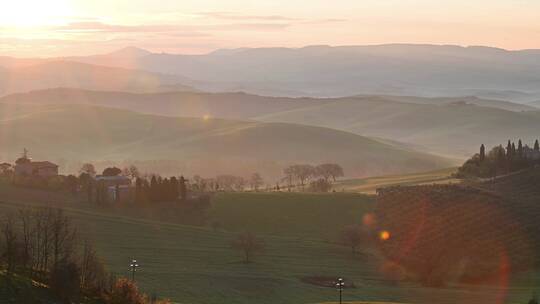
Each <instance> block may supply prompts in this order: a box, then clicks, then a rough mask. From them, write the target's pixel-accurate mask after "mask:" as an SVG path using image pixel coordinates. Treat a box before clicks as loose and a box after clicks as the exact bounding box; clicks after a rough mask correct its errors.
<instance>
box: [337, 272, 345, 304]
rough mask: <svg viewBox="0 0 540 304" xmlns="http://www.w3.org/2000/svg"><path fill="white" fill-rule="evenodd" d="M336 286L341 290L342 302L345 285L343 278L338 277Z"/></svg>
mask: <svg viewBox="0 0 540 304" xmlns="http://www.w3.org/2000/svg"><path fill="white" fill-rule="evenodd" d="M336 287H337V289H338V290H339V304H342V295H343V287H345V282H343V279H342V278H339V279H338V281H337V283H336Z"/></svg>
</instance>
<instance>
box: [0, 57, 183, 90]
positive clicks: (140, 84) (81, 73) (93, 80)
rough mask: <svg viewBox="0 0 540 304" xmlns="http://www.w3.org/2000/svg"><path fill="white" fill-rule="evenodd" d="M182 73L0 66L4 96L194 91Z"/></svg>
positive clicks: (66, 64)
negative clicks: (64, 91)
mask: <svg viewBox="0 0 540 304" xmlns="http://www.w3.org/2000/svg"><path fill="white" fill-rule="evenodd" d="M185 80H186V79H184V78H182V77H179V76H170V75H162V74H157V73H149V72H142V71H135V70H129V69H123V68H112V67H105V66H97V65H90V64H84V63H77V62H70V61H45V62H42V63H39V64H29V65H23V66H17V67H12V68H0V96H2V95H6V94H10V93H16V92H27V91H32V90H39V89H48V88H58V87H71V88H81V89H90V90H109V91H111V90H113V91H128V92H158V91H165V90H169V89H168V87H171V88H174V89H175V90H181V89H183V90H186V91H189V90H193V89H192V88H191V87H187V86H183V85H181V83H182V82H183V81H185Z"/></svg>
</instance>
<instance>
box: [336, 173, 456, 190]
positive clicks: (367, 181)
mask: <svg viewBox="0 0 540 304" xmlns="http://www.w3.org/2000/svg"><path fill="white" fill-rule="evenodd" d="M456 171H457V168H447V169H442V170H436V171H429V172H421V173H412V174H402V175H388V176H377V177H368V178H360V179H348V180H343V181H339V182H338V183H336V185H335V186H334V189H336V191H346V192H357V193H366V194H374V193H376V191H377V189H378V188H383V187H389V186H413V185H428V184H450V183H459V182H460V180H459V179H455V178H453V177H452V176H451V175H452V173H455V172H456Z"/></svg>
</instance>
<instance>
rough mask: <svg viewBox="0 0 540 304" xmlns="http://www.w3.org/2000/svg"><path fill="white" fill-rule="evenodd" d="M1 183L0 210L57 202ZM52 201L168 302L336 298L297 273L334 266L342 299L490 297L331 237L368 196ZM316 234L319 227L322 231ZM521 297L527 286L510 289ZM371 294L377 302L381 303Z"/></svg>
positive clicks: (112, 263) (119, 267)
mask: <svg viewBox="0 0 540 304" xmlns="http://www.w3.org/2000/svg"><path fill="white" fill-rule="evenodd" d="M19 191H21V189H14V188H12V187H11V186H6V185H3V186H0V197H2V198H3V197H9V198H10V200H9V201H5V200H3V199H2V202H1V203H0V213H6V212H8V211H9V210H16V209H17V208H19V207H20V206H21V205H43V204H45V203H46V202H50V203H52V204H53V205H54V204H55V202H60V199H61V195H51V196H50V197H49V199H43V200H37V199H34V198H35V197H39V195H38V192H36V193H33V191H24V192H25V195H21V196H20V199H16V197H17V196H18V194H17V193H18V192H19ZM69 200H70V199H69V197H66V199H65V201H64V202H62V203H60V205H62V206H63V207H64V208H65V209H66V213H67V214H68V215H70V216H71V217H72V218H73V219H74V221H75V223H76V225H77V226H78V227H79V229H80V231H81V232H84V233H85V234H87V235H89V236H90V237H92V238H93V239H94V240H95V242H96V245H97V247H98V250H99V252H100V253H101V255H102V256H103V257H104V259H105V261H106V263H107V264H108V265H109V268H110V269H111V270H112V271H114V272H115V273H116V274H118V275H128V274H129V272H128V268H129V267H128V265H129V261H130V260H131V259H132V258H136V259H138V261H139V262H140V264H141V268H140V272H138V273H137V281H138V282H139V283H140V285H141V287H142V288H143V290H145V291H146V292H148V293H152V292H156V293H157V294H158V295H160V296H163V297H169V298H171V299H172V300H173V301H174V302H176V303H209V304H213V303H216V304H217V303H220V304H221V303H240V304H242V303H245V304H248V303H249V304H252V303H321V302H331V301H335V300H337V292H336V290H335V289H333V288H323V287H317V286H313V285H308V284H306V283H302V282H301V281H300V278H302V277H304V276H316V275H324V276H336V277H337V276H343V277H344V278H346V279H347V280H352V281H353V282H354V284H355V286H356V288H353V289H347V290H345V292H344V299H345V300H346V301H366V302H367V303H369V301H375V302H377V301H378V302H382V303H385V301H386V303H385V304H388V303H442V304H445V303H448V304H449V303H465V304H466V303H496V302H494V300H495V297H494V295H493V294H495V293H496V292H494V290H493V288H491V287H485V288H481V287H470V288H460V289H457V288H438V289H431V288H424V287H422V286H420V285H418V284H416V283H412V282H403V283H399V284H395V283H392V282H389V281H386V280H385V279H384V278H383V277H382V275H381V274H380V271H379V269H380V266H381V262H382V261H381V259H380V257H379V255H378V254H377V253H376V252H374V251H370V250H361V253H360V254H358V255H356V256H352V254H351V253H350V250H349V249H348V248H344V247H342V246H339V245H337V244H335V243H334V242H333V241H334V235H335V233H336V232H337V231H339V229H340V228H341V227H342V225H341V223H342V222H343V224H346V223H348V222H350V223H352V222H357V221H358V220H359V219H361V217H362V214H363V213H364V212H368V211H370V210H371V208H372V207H373V206H372V205H373V200H372V198H370V197H367V196H364V195H359V194H351V193H335V194H326V195H315V194H295V193H278V194H264V193H261V194H258V193H251V194H249V193H245V194H220V195H219V196H217V197H216V198H215V200H214V204H213V207H212V209H211V211H210V214H209V218H210V220H219V221H220V222H221V223H222V225H223V230H221V231H217V232H214V231H212V229H210V228H206V227H192V226H184V225H178V224H168V223H162V222H157V221H152V220H143V219H137V218H132V217H128V216H122V215H118V214H111V213H110V212H109V211H108V210H105V209H97V208H94V207H93V206H89V205H86V204H82V203H77V202H74V201H69ZM246 230H249V231H252V232H254V233H257V234H259V235H260V236H261V237H263V238H264V240H265V242H266V245H267V247H266V250H265V252H264V253H263V254H262V255H260V256H258V257H256V259H255V262H254V263H252V264H244V263H242V262H241V260H242V258H241V256H240V255H239V254H238V253H237V252H234V251H233V250H232V249H231V248H230V246H229V243H230V241H231V240H232V239H233V238H234V237H235V236H236V234H237V231H246ZM321 236H322V237H321ZM509 293H510V295H511V297H512V298H513V299H518V300H519V302H516V303H520V302H524V301H525V299H528V297H530V295H531V289H530V288H515V289H512V290H510V291H509ZM382 303H380V304H382Z"/></svg>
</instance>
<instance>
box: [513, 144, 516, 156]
mask: <svg viewBox="0 0 540 304" xmlns="http://www.w3.org/2000/svg"><path fill="white" fill-rule="evenodd" d="M516 153H517V151H516V145H515V144H514V143H512V157H514V156H516Z"/></svg>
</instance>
